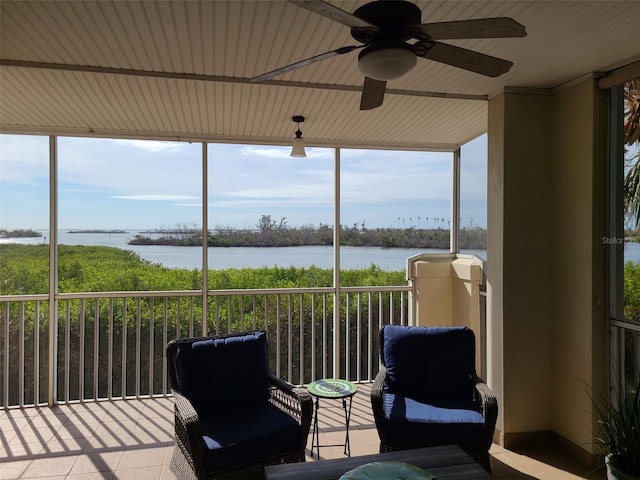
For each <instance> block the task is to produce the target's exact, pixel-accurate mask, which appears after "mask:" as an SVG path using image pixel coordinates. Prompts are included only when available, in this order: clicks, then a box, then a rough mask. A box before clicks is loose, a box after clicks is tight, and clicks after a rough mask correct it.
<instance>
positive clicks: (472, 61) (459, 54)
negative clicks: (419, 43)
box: [421, 42, 513, 77]
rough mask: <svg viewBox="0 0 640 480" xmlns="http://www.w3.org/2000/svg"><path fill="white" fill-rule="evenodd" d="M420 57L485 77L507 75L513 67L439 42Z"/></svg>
mask: <svg viewBox="0 0 640 480" xmlns="http://www.w3.org/2000/svg"><path fill="white" fill-rule="evenodd" d="M421 56H422V57H424V58H426V59H429V60H434V61H436V62H440V63H446V64H447V65H451V66H453V67H458V68H462V69H464V70H469V71H470V72H475V73H480V74H481V75H486V76H487V77H498V76H500V75H502V74H503V73H507V72H508V71H509V69H510V68H511V66H512V65H513V62H510V61H508V60H503V59H502V58H498V57H492V56H490V55H485V54H484V53H479V52H474V51H473V50H467V49H466V48H462V47H455V46H453V45H449V44H447V43H440V42H435V44H434V45H433V47H431V48H430V49H428V50H427V52H426V53H425V54H424V55H421Z"/></svg>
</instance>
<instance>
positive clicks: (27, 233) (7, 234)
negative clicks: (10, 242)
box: [0, 228, 42, 238]
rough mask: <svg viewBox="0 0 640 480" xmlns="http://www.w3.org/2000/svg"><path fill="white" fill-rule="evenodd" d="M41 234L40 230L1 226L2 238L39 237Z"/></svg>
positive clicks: (0, 233) (0, 236)
mask: <svg viewBox="0 0 640 480" xmlns="http://www.w3.org/2000/svg"><path fill="white" fill-rule="evenodd" d="M41 236H42V234H41V233H40V232H36V231H35V230H31V229H17V230H7V229H4V228H0V238H37V237H41Z"/></svg>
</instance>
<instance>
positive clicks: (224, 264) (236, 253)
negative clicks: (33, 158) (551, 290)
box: [0, 230, 486, 271]
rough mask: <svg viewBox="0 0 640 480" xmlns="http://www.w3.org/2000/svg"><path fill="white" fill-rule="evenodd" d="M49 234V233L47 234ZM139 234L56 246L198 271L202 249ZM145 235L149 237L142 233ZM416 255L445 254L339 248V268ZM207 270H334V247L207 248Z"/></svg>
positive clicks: (72, 236) (398, 264) (64, 235)
mask: <svg viewBox="0 0 640 480" xmlns="http://www.w3.org/2000/svg"><path fill="white" fill-rule="evenodd" d="M47 233H48V232H47ZM138 233H140V232H139V231H127V232H126V233H69V231H68V230H62V231H61V232H60V233H59V238H58V243H60V244H63V245H101V246H107V247H116V248H121V249H123V250H130V251H132V252H135V253H137V254H138V255H139V256H140V257H141V258H143V259H145V260H149V261H150V262H153V263H159V264H161V265H164V266H166V267H170V268H188V269H193V268H200V266H201V264H202V249H201V248H200V247H174V246H165V245H129V244H128V243H127V242H129V240H131V239H132V238H133V237H134V236H135V235H136V234H138ZM42 234H43V236H42V237H37V238H11V239H9V238H5V239H0V242H1V243H23V244H30V245H36V244H42V243H48V242H49V238H48V235H46V234H45V232H44V231H43V232H42ZM145 235H149V234H147V233H145ZM419 253H447V250H440V249H419V248H379V247H342V248H341V249H340V266H341V267H342V268H343V269H359V268H368V267H369V266H370V265H371V264H372V263H374V264H376V265H377V266H379V267H380V268H382V269H383V270H389V271H392V270H404V269H406V267H407V258H409V257H411V256H413V255H417V254H419ZM464 253H471V254H474V255H477V256H479V257H481V258H482V259H486V250H470V251H465V252H464ZM208 254H209V256H208V262H209V268H210V269H216V270H221V269H225V268H243V267H249V268H258V267H273V266H278V267H289V266H293V267H308V266H310V265H316V266H318V267H320V268H332V267H333V247H320V246H310V247H268V248H264V247H210V248H209V249H208Z"/></svg>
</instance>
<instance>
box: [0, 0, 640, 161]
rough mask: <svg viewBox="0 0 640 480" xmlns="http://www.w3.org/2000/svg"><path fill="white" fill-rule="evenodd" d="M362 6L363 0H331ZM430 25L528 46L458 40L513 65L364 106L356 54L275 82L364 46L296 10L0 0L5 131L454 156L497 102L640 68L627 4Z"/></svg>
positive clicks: (519, 3) (524, 5)
mask: <svg viewBox="0 0 640 480" xmlns="http://www.w3.org/2000/svg"><path fill="white" fill-rule="evenodd" d="M331 3H332V4H334V5H336V6H338V7H339V8H341V9H343V10H346V11H349V12H352V11H353V10H355V9H356V8H357V7H358V6H360V5H362V4H364V3H366V2H362V1H357V2H352V1H334V0H331ZM415 3H416V4H417V5H418V6H419V7H420V8H421V10H422V12H423V13H422V21H423V22H425V23H426V22H438V21H446V20H462V19H473V18H484V17H498V16H508V17H512V18H513V19H515V20H516V21H518V22H519V23H521V24H523V25H524V26H525V27H526V29H527V33H528V35H527V37H524V38H513V39H478V40H451V41H448V43H452V44H455V45H458V46H462V47H465V48H469V49H472V50H477V51H480V52H482V53H486V54H489V55H493V56H497V57H501V58H505V59H508V60H511V61H512V62H514V66H513V67H512V68H511V70H510V71H509V72H508V73H507V74H505V75H502V76H500V77H497V78H489V77H484V76H482V75H478V74H475V73H471V72H467V71H464V70H460V69H457V68H454V67H450V66H447V65H443V64H440V63H436V62H432V61H429V60H425V59H418V65H417V66H416V68H415V69H414V70H412V71H411V72H410V73H409V74H407V75H405V76H404V77H402V78H400V79H397V80H393V81H390V82H389V83H388V86H387V95H386V97H385V101H384V104H383V105H382V106H381V107H379V108H377V109H375V110H371V111H360V110H359V102H360V89H361V86H362V81H363V77H362V75H361V74H360V73H359V71H358V69H357V66H356V64H357V54H358V53H357V51H356V52H352V53H350V54H346V55H342V56H338V57H334V58H331V59H328V60H325V61H322V62H319V63H316V64H313V65H310V66H307V67H305V68H302V69H298V70H295V71H292V72H289V73H286V74H284V75H281V76H279V77H276V78H274V79H272V80H270V81H266V82H262V83H252V82H250V79H251V78H252V77H254V76H257V75H259V74H262V73H264V72H267V71H270V70H273V69H275V68H278V67H281V66H284V65H287V64H289V63H293V62H296V61H299V60H302V59H304V58H307V57H311V56H314V55H317V54H320V53H324V52H327V51H330V50H333V49H336V48H338V47H341V46H345V45H354V44H357V42H355V40H353V38H351V36H350V32H349V28H348V27H346V26H344V25H342V24H340V23H337V22H334V21H331V20H329V19H327V18H325V17H322V16H320V15H318V14H315V13H312V12H310V11H308V10H306V9H303V8H300V7H298V6H296V5H293V4H291V3H288V2H286V1H283V0H280V1H266V0H263V1H253V2H250V1H238V0H232V1H222V0H220V1H104V0H100V1H83V2H81V1H55V0H52V1H35V0H30V1H11V0H2V1H1V2H0V59H1V62H2V63H1V67H0V129H1V131H3V132H13V133H24V132H27V133H29V132H33V133H46V134H72V135H99V136H134V137H138V138H166V139H174V140H175V139H183V140H202V139H206V140H211V141H222V142H242V143H276V144H287V143H289V142H290V139H291V138H292V137H293V133H294V131H295V128H296V125H295V124H294V123H293V122H292V121H291V116H292V115H304V116H305V117H307V120H306V121H305V123H304V124H303V125H302V131H303V132H304V137H305V140H306V142H307V144H315V145H338V146H355V147H360V146H367V147H376V148H406V149H427V150H428V149H433V150H452V149H455V148H457V147H458V146H459V145H461V144H463V143H465V142H467V141H469V140H470V139H472V138H475V137H476V136H478V135H480V134H482V133H483V132H484V131H486V127H487V101H486V99H487V98H490V97H491V96H494V95H497V94H499V93H501V92H503V91H504V89H505V88H509V87H517V88H535V89H554V88H561V87H562V86H563V85H565V84H567V83H569V82H571V81H573V80H576V79H579V78H582V77H584V76H585V75H590V74H592V73H593V72H607V71H610V70H612V69H615V68H618V67H621V66H623V65H626V64H629V63H632V62H635V61H638V60H640V35H639V33H638V31H639V27H638V25H640V5H639V3H638V1H637V0H633V1H612V0H605V1H565V0H563V1H540V0H535V1H525V0H512V1H480V0H477V1H473V2H472V1H468V0H465V1H456V0H447V1H416V2H415Z"/></svg>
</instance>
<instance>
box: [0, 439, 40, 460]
mask: <svg viewBox="0 0 640 480" xmlns="http://www.w3.org/2000/svg"><path fill="white" fill-rule="evenodd" d="M41 451H42V443H40V442H34V443H22V442H9V443H8V444H7V445H3V446H2V447H0V459H2V460H3V461H6V460H12V461H13V460H26V459H30V458H35V456H36V455H37V454H38V453H39V452H41Z"/></svg>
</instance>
